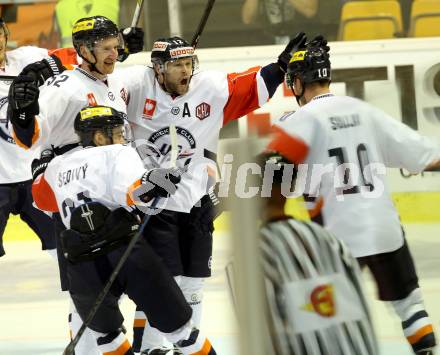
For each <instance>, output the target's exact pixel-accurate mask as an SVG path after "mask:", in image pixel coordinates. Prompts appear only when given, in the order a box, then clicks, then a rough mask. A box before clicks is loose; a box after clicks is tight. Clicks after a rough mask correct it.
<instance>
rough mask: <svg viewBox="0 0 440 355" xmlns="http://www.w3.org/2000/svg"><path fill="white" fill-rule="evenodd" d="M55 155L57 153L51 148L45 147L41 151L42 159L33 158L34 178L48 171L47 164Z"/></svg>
mask: <svg viewBox="0 0 440 355" xmlns="http://www.w3.org/2000/svg"><path fill="white" fill-rule="evenodd" d="M54 157H55V155H54V153H53V151H52V150H51V149H45V150H43V151H42V152H41V155H40V159H34V160H32V164H31V168H32V180H35V179H36V178H37V177H38V176H39V175H40V174H43V173H44V172H45V171H46V168H47V166H48V165H49V163H50V161H51V160H52V159H53V158H54Z"/></svg>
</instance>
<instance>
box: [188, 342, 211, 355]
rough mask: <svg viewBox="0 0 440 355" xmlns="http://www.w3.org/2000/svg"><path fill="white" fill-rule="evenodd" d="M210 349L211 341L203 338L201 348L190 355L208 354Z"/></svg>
mask: <svg viewBox="0 0 440 355" xmlns="http://www.w3.org/2000/svg"><path fill="white" fill-rule="evenodd" d="M211 349H212V345H211V343H210V342H209V340H208V339H205V342H204V343H203V347H202V349H201V350H199V351H197V352H196V353H193V354H192V355H208V354H209V353H210V351H211Z"/></svg>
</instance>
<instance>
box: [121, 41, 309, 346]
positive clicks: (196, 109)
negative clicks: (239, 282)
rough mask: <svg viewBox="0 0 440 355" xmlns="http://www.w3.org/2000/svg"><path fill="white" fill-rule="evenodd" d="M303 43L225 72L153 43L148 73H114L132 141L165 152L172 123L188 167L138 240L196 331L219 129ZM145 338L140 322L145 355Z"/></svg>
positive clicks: (280, 75)
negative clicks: (175, 287) (155, 258)
mask: <svg viewBox="0 0 440 355" xmlns="http://www.w3.org/2000/svg"><path fill="white" fill-rule="evenodd" d="M303 40H304V38H303V36H302V35H300V36H298V37H296V38H295V39H293V40H291V41H290V43H289V44H288V45H287V46H286V48H285V50H284V51H283V52H282V53H281V54H280V55H279V57H278V60H277V62H276V63H271V64H268V65H266V66H264V67H260V66H258V67H254V68H250V69H248V70H246V71H244V72H240V73H230V74H226V73H222V72H217V71H200V72H197V71H196V69H197V64H198V60H197V56H196V54H195V52H194V48H193V47H191V45H190V44H189V43H188V42H187V41H185V40H184V39H182V38H179V37H171V38H161V39H158V40H157V41H155V42H154V44H153V48H152V52H151V62H152V66H153V67H152V68H151V67H147V66H138V67H129V68H127V69H123V70H120V71H119V70H118V71H117V72H115V75H117V76H119V77H120V78H121V80H122V81H124V83H125V87H126V88H127V90H128V92H129V95H130V101H129V103H128V108H127V113H128V119H129V121H130V122H131V123H132V127H133V134H134V137H135V141H136V142H137V143H138V144H142V142H148V143H153V144H155V145H156V146H157V147H159V149H160V150H161V153H162V154H166V153H167V152H168V151H169V150H170V147H171V140H170V131H169V128H168V127H169V126H170V125H171V124H174V125H175V126H176V133H177V137H178V138H177V140H178V145H179V149H180V152H182V153H186V154H183V155H184V156H186V159H188V160H187V162H188V161H189V160H190V161H191V164H190V165H189V170H188V173H186V174H184V176H182V182H181V183H180V185H179V190H178V191H177V193H176V194H175V195H173V196H172V197H171V198H170V199H168V200H166V201H163V203H162V204H161V206H160V207H162V208H164V210H163V211H162V212H161V213H159V214H157V215H155V216H152V219H151V221H150V223H149V224H148V226H147V228H146V229H145V236H146V238H147V240H148V242H149V243H150V244H151V246H152V247H153V249H154V250H155V251H156V252H157V253H158V254H159V256H161V258H162V260H163V261H164V262H165V263H166V265H167V266H168V268H169V270H170V271H171V272H172V274H173V275H174V276H176V280H177V281H178V283H179V285H180V287H181V289H182V292H183V294H184V295H185V297H186V299H187V300H188V302H189V304H190V305H191V307H192V308H193V320H194V322H195V324H196V325H199V324H200V318H201V311H202V296H203V282H204V278H206V277H209V276H210V275H211V257H212V232H213V219H214V211H213V204H212V202H211V200H210V198H209V196H208V190H209V189H210V187H212V181H215V179H216V177H215V171H216V165H215V164H216V152H217V143H218V138H219V132H220V129H221V128H222V127H223V126H224V125H226V124H227V123H228V122H230V121H232V120H235V119H237V118H239V117H241V116H243V115H246V114H247V113H249V112H251V111H253V110H256V109H257V108H259V107H260V106H262V105H263V104H264V103H266V102H267V101H268V99H270V98H271V97H272V96H273V94H274V93H275V91H276V89H277V87H278V86H279V85H280V84H281V83H282V82H283V80H284V73H285V71H286V70H287V64H288V62H289V60H290V52H291V50H292V48H293V47H294V46H298V45H299V44H301V43H302V41H303ZM181 163H182V164H183V162H182V161H181ZM144 321H145V320H144ZM135 324H143V322H142V320H139V321H137V322H135ZM139 333H140V331H139V329H135V334H139ZM153 333H154V331H153V330H149V329H148V320H147V328H146V335H147V337H146V338H145V339H144V344H142V346H141V345H140V344H139V343H137V342H136V347H135V348H136V349H140V348H141V349H143V350H144V351H145V353H146V354H148V349H151V348H153V347H156V346H157V345H158V344H157V343H156V342H157V340H155V339H154V337H153V336H148V335H149V334H153ZM159 342H160V340H159Z"/></svg>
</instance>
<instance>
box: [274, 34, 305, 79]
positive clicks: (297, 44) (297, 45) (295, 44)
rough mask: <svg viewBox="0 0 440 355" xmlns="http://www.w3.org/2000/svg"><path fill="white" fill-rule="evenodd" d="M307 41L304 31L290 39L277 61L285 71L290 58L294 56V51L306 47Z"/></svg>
mask: <svg viewBox="0 0 440 355" xmlns="http://www.w3.org/2000/svg"><path fill="white" fill-rule="evenodd" d="M306 41H307V37H306V34H305V33H304V32H299V33H298V34H297V35H296V36H295V37H294V38H293V39H291V40H290V42H289V43H288V44H287V46H286V48H284V51H283V52H282V53H281V54H280V55H279V56H278V61H277V63H278V65H279V66H280V68H281V69H282V70H283V71H284V72H287V66H288V65H289V62H290V58H292V53H295V52H296V51H298V49H301V48H304V46H305V44H306Z"/></svg>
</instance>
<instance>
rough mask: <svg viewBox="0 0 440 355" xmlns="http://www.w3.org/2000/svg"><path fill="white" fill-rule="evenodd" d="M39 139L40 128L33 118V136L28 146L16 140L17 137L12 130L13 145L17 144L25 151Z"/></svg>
mask: <svg viewBox="0 0 440 355" xmlns="http://www.w3.org/2000/svg"><path fill="white" fill-rule="evenodd" d="M39 137H40V126H39V125H38V121H37V120H36V119H35V118H34V134H33V135H32V140H31V145H30V146H28V145H27V144H24V143H23V142H22V141H21V140H20V139H18V137H17V135H16V134H15V129H14V128H13V129H12V138H14V141H15V143H17V145H18V146H19V147H21V148H24V149H26V150H28V149H29V148H30V147H32V146H33V145H34V143H35V142H36V141H37V139H38V138H39Z"/></svg>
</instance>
